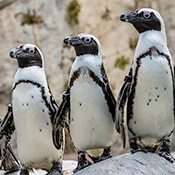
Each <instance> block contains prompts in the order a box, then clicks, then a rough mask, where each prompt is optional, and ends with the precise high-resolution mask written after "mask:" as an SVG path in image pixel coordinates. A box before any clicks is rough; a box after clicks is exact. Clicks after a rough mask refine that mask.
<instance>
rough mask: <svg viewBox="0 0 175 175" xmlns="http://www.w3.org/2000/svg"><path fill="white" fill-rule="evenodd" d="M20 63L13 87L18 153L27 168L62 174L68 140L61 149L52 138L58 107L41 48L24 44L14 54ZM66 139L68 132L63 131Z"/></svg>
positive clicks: (11, 53) (23, 171)
mask: <svg viewBox="0 0 175 175" xmlns="http://www.w3.org/2000/svg"><path fill="white" fill-rule="evenodd" d="M10 57H11V58H15V59H16V60H17V62H18V66H19V68H18V70H17V72H16V74H15V77H14V82H13V88H12V108H13V117H14V124H15V128H16V131H17V152H18V157H19V160H20V162H21V163H22V165H23V166H24V167H25V168H24V170H22V173H21V174H27V173H28V172H27V170H28V169H30V168H41V169H47V170H50V171H49V173H48V174H52V175H53V174H62V158H63V150H64V139H62V143H60V145H61V146H60V148H59V149H57V148H56V147H55V146H54V143H53V139H52V132H53V126H52V125H53V121H54V118H55V116H56V113H57V110H58V106H57V104H56V102H55V100H54V98H53V96H52V94H51V92H50V90H49V87H48V82H47V80H46V75H45V71H44V58H43V55H42V53H41V51H40V49H39V48H38V47H37V46H35V45H32V44H21V45H19V47H18V48H15V49H12V50H11V51H10ZM61 132H62V133H60V134H61V135H63V136H64V134H63V133H64V130H63V129H62V130H61Z"/></svg>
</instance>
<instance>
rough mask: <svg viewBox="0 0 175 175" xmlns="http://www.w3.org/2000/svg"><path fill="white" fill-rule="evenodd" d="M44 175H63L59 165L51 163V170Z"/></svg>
mask: <svg viewBox="0 0 175 175" xmlns="http://www.w3.org/2000/svg"><path fill="white" fill-rule="evenodd" d="M46 175H63V172H62V165H61V163H59V162H53V166H52V168H51V170H50V171H49V172H48V173H47V174H46Z"/></svg>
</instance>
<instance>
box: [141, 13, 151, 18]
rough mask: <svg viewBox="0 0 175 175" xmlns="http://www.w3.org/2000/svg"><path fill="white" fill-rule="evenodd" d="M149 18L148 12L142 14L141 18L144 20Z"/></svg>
mask: <svg viewBox="0 0 175 175" xmlns="http://www.w3.org/2000/svg"><path fill="white" fill-rule="evenodd" d="M150 16H151V14H150V13H149V12H144V13H143V17H144V18H146V19H148V18H150Z"/></svg>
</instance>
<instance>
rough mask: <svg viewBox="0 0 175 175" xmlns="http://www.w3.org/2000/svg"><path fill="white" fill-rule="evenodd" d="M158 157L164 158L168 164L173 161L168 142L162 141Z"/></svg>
mask: <svg viewBox="0 0 175 175" xmlns="http://www.w3.org/2000/svg"><path fill="white" fill-rule="evenodd" d="M158 154H159V156H161V157H164V158H165V159H166V160H168V161H169V162H171V163H173V162H174V161H175V159H174V158H173V156H172V155H171V154H170V140H164V141H163V144H162V145H161V147H160V150H159V152H158Z"/></svg>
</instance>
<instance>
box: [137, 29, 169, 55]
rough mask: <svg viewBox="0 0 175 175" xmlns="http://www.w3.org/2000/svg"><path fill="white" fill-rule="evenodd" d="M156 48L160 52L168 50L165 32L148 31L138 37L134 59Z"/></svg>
mask: <svg viewBox="0 0 175 175" xmlns="http://www.w3.org/2000/svg"><path fill="white" fill-rule="evenodd" d="M152 47H156V48H157V49H158V50H159V51H160V52H162V51H165V50H168V48H167V40H166V34H165V31H164V30H163V31H155V30H150V31H146V32H143V33H141V34H140V35H139V41H138V44H137V47H136V52H135V58H137V57H138V56H139V55H141V54H143V53H145V52H147V51H148V50H149V49H150V48H152Z"/></svg>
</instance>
